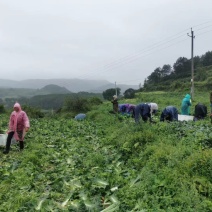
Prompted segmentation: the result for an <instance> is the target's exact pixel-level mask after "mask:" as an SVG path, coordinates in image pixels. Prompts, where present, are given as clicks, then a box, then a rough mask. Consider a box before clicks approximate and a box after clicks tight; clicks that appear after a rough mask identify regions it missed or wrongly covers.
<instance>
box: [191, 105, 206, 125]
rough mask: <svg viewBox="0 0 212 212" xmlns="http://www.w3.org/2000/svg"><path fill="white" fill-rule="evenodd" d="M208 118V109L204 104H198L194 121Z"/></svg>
mask: <svg viewBox="0 0 212 212" xmlns="http://www.w3.org/2000/svg"><path fill="white" fill-rule="evenodd" d="M206 116H207V107H206V106H205V105H204V104H202V103H198V104H196V105H195V109H194V121H197V120H200V119H204V118H205V117H206Z"/></svg>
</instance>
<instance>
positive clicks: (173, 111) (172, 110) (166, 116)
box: [160, 106, 178, 121]
mask: <svg viewBox="0 0 212 212" xmlns="http://www.w3.org/2000/svg"><path fill="white" fill-rule="evenodd" d="M164 120H166V121H178V110H177V108H176V107H174V106H167V107H166V108H165V109H164V110H163V111H162V113H161V116H160V121H164Z"/></svg>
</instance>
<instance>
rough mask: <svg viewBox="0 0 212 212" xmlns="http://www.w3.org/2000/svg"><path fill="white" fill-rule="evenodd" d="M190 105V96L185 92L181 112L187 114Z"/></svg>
mask: <svg viewBox="0 0 212 212" xmlns="http://www.w3.org/2000/svg"><path fill="white" fill-rule="evenodd" d="M190 106H191V96H190V95H189V94H186V95H185V97H184V98H183V100H182V104H181V114H182V115H189V112H190Z"/></svg>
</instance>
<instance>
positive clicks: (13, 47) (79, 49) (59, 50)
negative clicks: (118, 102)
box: [0, 0, 212, 84]
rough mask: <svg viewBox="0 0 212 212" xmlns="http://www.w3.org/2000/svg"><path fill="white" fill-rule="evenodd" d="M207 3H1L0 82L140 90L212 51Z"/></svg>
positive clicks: (129, 0) (204, 0)
mask: <svg viewBox="0 0 212 212" xmlns="http://www.w3.org/2000/svg"><path fill="white" fill-rule="evenodd" d="M211 9H212V0H75V1H73V0H0V71H1V72H0V73H1V76H0V78H1V79H13V80H23V79H49V78H79V79H104V80H108V81H110V82H115V81H116V82H117V84H119V83H120V84H139V83H141V84H143V81H144V79H145V78H146V77H147V76H149V75H150V74H151V73H152V72H153V71H154V69H155V68H157V67H162V66H163V65H164V64H170V65H171V66H172V65H173V64H174V63H175V62H176V60H177V59H178V58H179V57H181V56H184V57H187V58H188V59H190V57H191V38H190V37H189V36H187V33H190V32H191V27H192V28H193V30H194V35H195V36H196V37H195V40H194V55H199V56H201V55H202V54H205V53H206V52H207V51H212V39H211V38H212V13H211Z"/></svg>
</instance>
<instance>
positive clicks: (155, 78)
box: [147, 67, 161, 83]
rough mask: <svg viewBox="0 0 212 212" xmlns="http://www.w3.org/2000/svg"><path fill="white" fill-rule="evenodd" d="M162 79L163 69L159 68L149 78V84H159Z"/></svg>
mask: <svg viewBox="0 0 212 212" xmlns="http://www.w3.org/2000/svg"><path fill="white" fill-rule="evenodd" d="M160 79H161V68H160V67H158V68H156V69H155V70H154V71H153V72H152V73H151V74H150V76H148V77H147V82H148V83H158V82H159V81H160Z"/></svg>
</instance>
